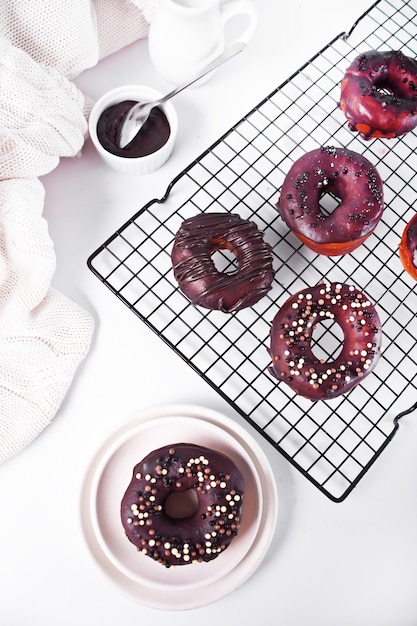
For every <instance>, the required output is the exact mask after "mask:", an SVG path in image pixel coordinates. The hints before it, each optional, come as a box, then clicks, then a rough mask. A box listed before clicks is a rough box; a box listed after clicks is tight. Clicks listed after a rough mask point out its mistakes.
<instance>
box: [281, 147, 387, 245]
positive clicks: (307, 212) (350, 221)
mask: <svg viewBox="0 0 417 626" xmlns="http://www.w3.org/2000/svg"><path fill="white" fill-rule="evenodd" d="M326 194H330V196H332V197H333V200H335V201H336V202H337V203H338V204H337V205H336V207H335V208H334V209H333V210H332V211H330V212H328V211H326V210H325V209H323V208H322V206H321V203H320V201H321V200H322V199H323V196H325V195H326ZM277 209H278V211H279V213H280V215H281V217H282V219H283V220H284V222H285V223H286V224H287V226H288V227H289V228H290V229H291V231H292V232H293V233H294V235H295V236H296V237H297V238H298V239H299V240H300V241H301V242H302V243H304V244H305V245H306V246H308V247H309V248H310V249H311V250H313V251H314V252H316V253H317V254H323V255H326V256H338V255H342V254H347V253H348V252H352V251H353V250H354V249H355V248H357V247H358V246H359V245H361V244H362V243H363V242H364V241H365V240H366V239H367V238H368V237H369V236H370V235H371V234H372V233H373V231H374V230H375V228H376V226H377V224H378V222H379V220H380V219H381V216H382V212H383V209H384V198H383V186H382V181H381V177H380V175H379V174H378V171H377V170H376V168H375V167H374V165H373V164H372V163H371V162H370V161H368V159H366V158H365V157H364V156H362V155H360V154H357V153H356V152H353V151H352V150H348V149H346V148H335V147H332V146H325V147H322V148H317V149H315V150H312V151H311V152H307V153H306V154H304V155H302V156H301V157H300V158H299V159H298V160H297V161H296V162H295V163H294V164H293V165H292V167H291V168H290V170H289V172H288V174H287V175H286V177H285V179H284V183H283V185H282V189H281V194H280V196H279V199H278V202H277Z"/></svg>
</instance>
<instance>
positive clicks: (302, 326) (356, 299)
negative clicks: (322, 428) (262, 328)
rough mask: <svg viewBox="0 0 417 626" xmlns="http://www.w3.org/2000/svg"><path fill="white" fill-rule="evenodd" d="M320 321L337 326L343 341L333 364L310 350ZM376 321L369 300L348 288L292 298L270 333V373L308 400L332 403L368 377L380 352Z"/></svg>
mask: <svg viewBox="0 0 417 626" xmlns="http://www.w3.org/2000/svg"><path fill="white" fill-rule="evenodd" d="M325 320H330V321H333V322H335V323H337V324H339V326H340V328H341V330H342V331H343V342H342V346H341V350H340V353H339V355H338V356H337V357H336V358H334V360H328V361H325V360H323V359H320V358H318V357H317V356H316V355H315V354H314V351H313V349H312V345H311V344H312V339H313V333H314V330H315V328H316V326H317V324H318V323H319V322H323V321H325ZM381 338H382V334H381V322H380V320H379V317H378V313H377V311H376V310H375V307H374V305H373V304H372V303H371V302H370V300H369V299H368V297H367V296H366V295H365V294H363V293H361V292H360V291H358V289H356V287H354V286H352V285H346V284H342V283H323V282H322V283H319V284H318V285H316V286H315V287H307V288H306V289H302V290H301V291H299V292H298V293H296V294H294V295H292V296H291V297H290V298H288V300H287V301H286V302H285V303H284V305H283V306H282V308H281V309H280V310H279V311H278V313H277V314H276V315H275V317H274V320H273V322H272V326H271V330H270V348H269V354H270V356H271V361H272V363H271V365H270V367H269V371H270V373H271V374H272V375H273V376H274V377H275V378H277V379H278V380H279V381H283V382H285V383H286V384H287V385H288V386H289V387H290V388H291V389H292V390H293V391H294V392H295V393H297V394H299V395H301V396H304V397H305V398H308V399H310V400H313V401H316V400H331V399H332V398H336V397H337V396H340V395H341V394H345V393H347V392H348V391H351V390H352V389H353V388H354V387H356V385H358V383H360V382H361V381H363V379H364V378H365V376H368V374H370V373H371V372H372V370H373V369H374V367H375V365H376V364H377V362H378V359H379V357H380V353H381Z"/></svg>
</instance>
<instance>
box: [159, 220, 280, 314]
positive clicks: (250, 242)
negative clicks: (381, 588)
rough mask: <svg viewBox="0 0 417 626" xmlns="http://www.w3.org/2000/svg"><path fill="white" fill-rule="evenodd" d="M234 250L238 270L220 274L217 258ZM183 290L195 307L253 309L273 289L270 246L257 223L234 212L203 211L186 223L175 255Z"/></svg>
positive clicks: (172, 258)
mask: <svg viewBox="0 0 417 626" xmlns="http://www.w3.org/2000/svg"><path fill="white" fill-rule="evenodd" d="M218 250H230V251H231V252H233V254H234V255H235V257H236V263H237V271H235V272H227V271H223V272H222V271H219V270H218V269H217V268H216V266H215V263H214V262H213V258H212V255H213V253H214V252H217V251H218ZM171 260H172V267H173V270H174V276H175V279H176V280H177V282H178V286H179V288H180V290H181V291H182V292H183V294H184V295H186V296H187V298H189V300H190V301H191V302H192V304H193V305H199V306H202V307H205V308H207V309H213V310H220V311H223V312H224V313H233V312H235V311H238V310H240V309H242V308H244V307H248V306H252V305H253V304H255V303H256V302H258V300H260V299H261V298H262V297H263V296H264V295H265V294H266V293H267V292H268V291H269V290H270V289H271V286H272V280H273V278H274V271H273V266H272V261H273V259H272V250H271V246H270V245H269V244H268V243H266V242H265V241H264V235H263V233H262V232H261V231H260V230H259V229H258V227H257V226H256V224H255V223H254V222H251V221H248V220H245V219H242V218H241V217H240V216H239V215H237V214H234V213H201V214H200V215H195V216H194V217H190V218H188V219H186V220H184V221H183V223H182V224H181V226H180V228H179V230H178V232H177V234H176V236H175V241H174V245H173V248H172V253H171Z"/></svg>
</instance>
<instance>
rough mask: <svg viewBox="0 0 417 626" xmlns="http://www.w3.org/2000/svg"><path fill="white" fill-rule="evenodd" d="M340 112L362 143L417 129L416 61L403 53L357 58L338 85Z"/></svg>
mask: <svg viewBox="0 0 417 626" xmlns="http://www.w3.org/2000/svg"><path fill="white" fill-rule="evenodd" d="M340 108H341V109H342V111H343V113H344V114H345V116H346V118H347V120H348V125H349V128H350V130H352V131H357V132H358V133H359V134H360V136H361V137H362V138H363V139H373V138H375V137H381V138H384V139H391V138H393V137H399V136H401V135H404V134H405V133H407V132H409V131H410V130H413V128H415V127H416V126H417V61H415V60H414V59H410V58H409V57H406V56H405V55H404V54H403V53H402V52H399V51H392V50H388V51H385V52H379V51H377V50H370V51H369V52H366V53H364V54H360V55H359V56H357V57H356V59H355V60H354V61H353V63H352V64H351V65H350V66H349V67H348V69H347V70H346V73H345V76H344V78H343V80H342V85H341V96H340Z"/></svg>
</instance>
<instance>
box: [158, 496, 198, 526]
mask: <svg viewBox="0 0 417 626" xmlns="http://www.w3.org/2000/svg"><path fill="white" fill-rule="evenodd" d="M197 510H198V497H197V493H196V491H195V490H194V489H187V490H186V491H173V492H172V493H170V494H169V496H168V497H167V499H166V500H165V504H164V511H165V513H166V515H168V517H171V518H173V519H184V518H186V517H191V516H192V515H194V513H196V512H197Z"/></svg>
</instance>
